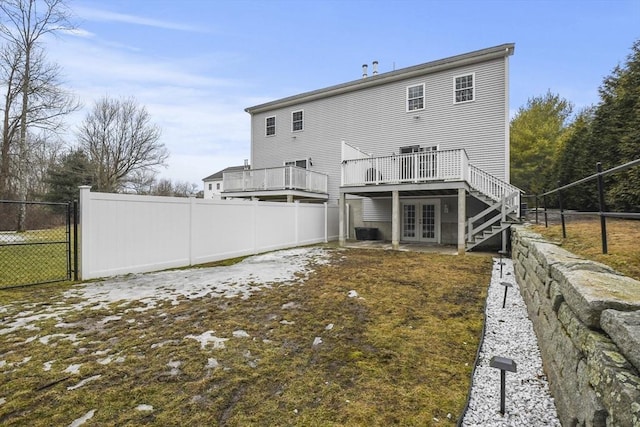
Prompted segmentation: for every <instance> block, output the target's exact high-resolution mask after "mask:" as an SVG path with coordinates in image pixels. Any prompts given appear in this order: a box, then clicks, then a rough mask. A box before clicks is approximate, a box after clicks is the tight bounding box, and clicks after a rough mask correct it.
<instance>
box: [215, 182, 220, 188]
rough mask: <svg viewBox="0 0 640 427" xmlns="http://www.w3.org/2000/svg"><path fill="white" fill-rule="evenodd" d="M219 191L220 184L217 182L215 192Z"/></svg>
mask: <svg viewBox="0 0 640 427" xmlns="http://www.w3.org/2000/svg"><path fill="white" fill-rule="evenodd" d="M219 189H220V183H219V182H218V183H217V184H216V190H219Z"/></svg>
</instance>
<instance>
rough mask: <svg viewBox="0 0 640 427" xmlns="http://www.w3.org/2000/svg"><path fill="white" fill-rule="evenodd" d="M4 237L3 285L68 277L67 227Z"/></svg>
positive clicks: (0, 273) (0, 256)
mask: <svg viewBox="0 0 640 427" xmlns="http://www.w3.org/2000/svg"><path fill="white" fill-rule="evenodd" d="M3 236H4V238H3V239H0V243H2V245H1V246H0V288H3V287H11V286H16V285H27V284H32V283H42V282H49V281H54V280H65V279H66V278H67V250H68V246H67V243H66V240H67V236H66V229H65V228H64V227H57V228H53V229H47V230H33V231H26V232H23V233H11V234H8V233H4V234H3ZM7 243H12V244H7Z"/></svg>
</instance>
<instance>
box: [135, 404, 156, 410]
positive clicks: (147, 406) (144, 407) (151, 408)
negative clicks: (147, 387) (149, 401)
mask: <svg viewBox="0 0 640 427" xmlns="http://www.w3.org/2000/svg"><path fill="white" fill-rule="evenodd" d="M136 411H153V406H151V405H144V404H143V405H138V406H136Z"/></svg>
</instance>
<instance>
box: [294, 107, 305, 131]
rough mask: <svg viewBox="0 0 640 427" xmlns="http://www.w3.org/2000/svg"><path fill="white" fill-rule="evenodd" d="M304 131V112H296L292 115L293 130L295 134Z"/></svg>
mask: <svg viewBox="0 0 640 427" xmlns="http://www.w3.org/2000/svg"><path fill="white" fill-rule="evenodd" d="M303 129H304V123H303V112H302V110H300V111H294V112H293V113H291V130H292V131H293V132H295V131H298V130H303Z"/></svg>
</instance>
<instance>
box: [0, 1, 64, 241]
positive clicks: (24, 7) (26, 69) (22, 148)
mask: <svg viewBox="0 0 640 427" xmlns="http://www.w3.org/2000/svg"><path fill="white" fill-rule="evenodd" d="M69 16H70V12H69V10H68V9H67V6H66V4H65V2H64V0H2V1H0V19H1V22H0V36H1V37H2V38H4V39H5V40H6V41H7V43H8V45H9V49H12V50H13V51H14V52H15V53H16V54H19V57H18V58H19V59H20V61H19V62H18V63H17V65H18V67H19V68H18V70H17V71H18V72H17V73H16V74H15V75H14V77H15V78H17V79H18V80H17V81H19V87H20V95H21V100H20V104H21V105H20V107H19V111H20V115H19V116H20V123H19V126H18V128H19V139H18V151H17V155H18V158H19V159H23V158H25V157H26V152H27V147H28V144H27V135H28V133H27V128H28V126H29V116H30V111H31V112H32V113H33V111H34V109H33V106H34V105H35V104H34V103H35V102H37V100H38V99H40V100H41V99H49V98H48V97H50V96H51V95H52V94H54V96H55V95H59V94H60V92H56V91H54V92H51V91H50V90H49V89H50V88H49V87H47V85H44V86H41V88H43V89H44V91H43V92H38V91H35V90H34V89H35V87H37V85H34V81H35V80H34V77H33V76H34V75H36V73H35V70H38V69H39V70H40V71H43V70H46V68H44V67H45V66H44V64H45V61H44V54H43V53H42V51H41V50H40V49H41V48H40V46H39V42H40V40H41V38H42V37H43V36H44V35H46V34H55V33H56V32H57V31H60V30H63V29H66V28H70V20H69ZM14 59H15V58H14ZM32 73H33V74H32ZM57 75H58V73H57V69H54V70H53V72H52V73H44V74H41V75H40V77H44V80H45V81H50V78H52V77H54V76H57ZM46 76H48V77H46ZM14 82H15V80H14ZM40 96H41V97H43V98H39V97H40ZM14 101H17V99H13V100H12V104H13V102H14ZM44 110H45V111H46V110H48V106H46V105H45V106H44ZM72 111H73V110H72ZM17 163H18V168H17V169H18V170H17V174H16V175H17V184H18V197H19V198H20V199H21V200H23V201H24V200H25V199H26V194H27V186H26V182H25V181H26V164H25V162H22V161H18V162H17ZM20 212H21V214H20V217H19V219H18V229H19V230H23V229H24V220H25V217H24V215H25V209H21V210H20Z"/></svg>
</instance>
